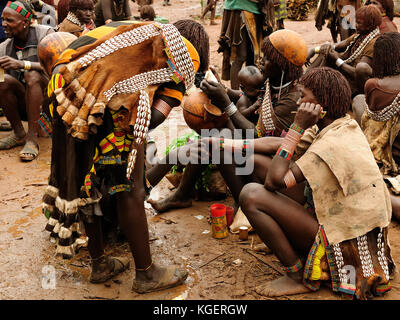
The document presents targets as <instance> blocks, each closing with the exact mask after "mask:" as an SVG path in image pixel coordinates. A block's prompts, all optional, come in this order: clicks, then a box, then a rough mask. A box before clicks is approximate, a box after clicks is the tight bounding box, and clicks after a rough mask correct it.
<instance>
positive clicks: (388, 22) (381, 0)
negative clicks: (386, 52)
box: [365, 0, 397, 33]
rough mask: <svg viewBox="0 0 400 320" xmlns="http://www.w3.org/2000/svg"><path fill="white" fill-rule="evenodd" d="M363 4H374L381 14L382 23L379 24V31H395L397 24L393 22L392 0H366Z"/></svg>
mask: <svg viewBox="0 0 400 320" xmlns="http://www.w3.org/2000/svg"><path fill="white" fill-rule="evenodd" d="M365 5H374V6H376V7H377V8H378V9H379V11H380V12H381V14H382V23H381V25H380V26H379V30H380V32H381V33H385V32H395V31H397V26H396V24H395V23H394V22H393V18H394V3H393V0H367V1H365Z"/></svg>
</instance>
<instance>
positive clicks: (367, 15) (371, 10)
mask: <svg viewBox="0 0 400 320" xmlns="http://www.w3.org/2000/svg"><path fill="white" fill-rule="evenodd" d="M357 18H362V19H363V20H364V23H365V24H366V25H367V26H368V27H369V29H368V31H372V30H374V29H376V28H377V27H379V26H380V25H381V23H382V16H381V12H380V11H379V10H378V9H377V7H375V6H374V5H371V4H370V5H368V6H363V7H361V8H360V9H358V10H357V11H356V19H357Z"/></svg>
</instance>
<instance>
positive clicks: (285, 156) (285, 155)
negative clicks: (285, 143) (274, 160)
mask: <svg viewBox="0 0 400 320" xmlns="http://www.w3.org/2000/svg"><path fill="white" fill-rule="evenodd" d="M275 155H276V156H280V157H282V158H283V159H286V160H290V159H291V158H292V156H293V154H292V153H291V152H289V151H288V150H285V149H283V148H282V147H279V149H278V150H277V151H276V154H275Z"/></svg>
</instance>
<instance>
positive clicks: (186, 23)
mask: <svg viewBox="0 0 400 320" xmlns="http://www.w3.org/2000/svg"><path fill="white" fill-rule="evenodd" d="M174 26H175V27H176V28H177V29H178V31H179V32H180V34H181V35H182V36H183V37H185V38H186V39H187V40H189V41H190V43H191V44H192V45H193V46H194V47H195V49H196V50H197V52H198V54H199V56H200V67H199V71H200V72H205V71H207V70H208V67H209V64H210V40H209V37H208V34H207V32H206V30H205V29H204V27H203V26H202V25H201V24H200V23H198V22H196V21H194V20H190V19H185V20H178V21H176V22H175V23H174Z"/></svg>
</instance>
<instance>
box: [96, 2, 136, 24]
mask: <svg viewBox="0 0 400 320" xmlns="http://www.w3.org/2000/svg"><path fill="white" fill-rule="evenodd" d="M129 2H130V1H129V0H99V1H97V4H96V7H95V12H94V13H95V14H96V19H95V21H94V22H95V24H96V27H100V26H102V25H105V24H109V23H110V22H113V21H122V20H129V18H130V17H131V16H132V13H131V8H130V6H129Z"/></svg>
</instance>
